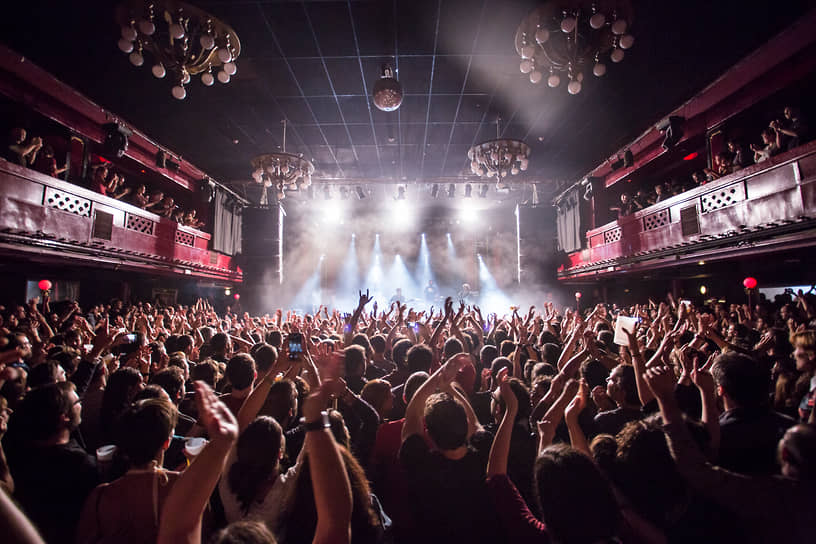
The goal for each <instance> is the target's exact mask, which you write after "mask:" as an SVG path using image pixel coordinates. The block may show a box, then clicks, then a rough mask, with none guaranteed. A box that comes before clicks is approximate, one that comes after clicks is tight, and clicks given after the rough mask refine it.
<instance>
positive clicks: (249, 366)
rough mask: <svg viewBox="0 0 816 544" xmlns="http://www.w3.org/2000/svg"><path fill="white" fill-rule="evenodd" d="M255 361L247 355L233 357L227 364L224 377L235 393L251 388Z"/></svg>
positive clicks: (254, 374)
mask: <svg viewBox="0 0 816 544" xmlns="http://www.w3.org/2000/svg"><path fill="white" fill-rule="evenodd" d="M255 376H256V373H255V360H254V359H253V358H252V356H251V355H249V354H247V353H239V354H238V355H233V356H232V358H230V360H229V361H228V362H227V372H226V377H227V380H229V383H230V384H232V389H233V390H234V391H235V390H237V391H244V390H246V389H247V388H249V387H252V384H253V382H254V381H255Z"/></svg>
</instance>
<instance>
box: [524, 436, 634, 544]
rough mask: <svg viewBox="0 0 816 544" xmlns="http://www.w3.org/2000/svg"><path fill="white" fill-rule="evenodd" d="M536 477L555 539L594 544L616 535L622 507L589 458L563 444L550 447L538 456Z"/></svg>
mask: <svg viewBox="0 0 816 544" xmlns="http://www.w3.org/2000/svg"><path fill="white" fill-rule="evenodd" d="M534 477H535V482H536V486H535V491H536V495H537V496H538V502H539V505H540V507H541V514H542V517H543V521H544V523H545V524H546V525H547V528H548V529H549V530H551V531H552V534H553V536H554V537H555V540H557V541H559V542H570V543H574V544H591V543H594V542H602V541H605V540H606V539H609V538H611V537H613V536H615V535H616V531H617V528H618V524H619V522H620V517H621V516H620V509H619V508H618V504H617V502H616V500H615V495H614V493H613V492H612V486H611V485H609V482H608V481H607V480H606V478H604V476H603V475H602V474H601V471H600V470H599V469H598V467H597V466H595V464H594V463H593V462H592V460H591V459H590V458H589V457H587V456H586V455H584V454H583V453H580V452H579V451H578V450H575V449H573V448H570V447H569V446H566V445H563V444H559V445H554V446H550V447H548V448H547V449H546V450H544V452H543V453H542V454H541V455H540V456H539V457H538V459H536V462H535V468H534Z"/></svg>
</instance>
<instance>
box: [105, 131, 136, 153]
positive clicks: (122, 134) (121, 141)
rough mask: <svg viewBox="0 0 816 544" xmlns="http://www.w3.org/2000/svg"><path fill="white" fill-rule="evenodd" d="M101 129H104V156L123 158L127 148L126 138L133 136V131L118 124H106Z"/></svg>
mask: <svg viewBox="0 0 816 544" xmlns="http://www.w3.org/2000/svg"><path fill="white" fill-rule="evenodd" d="M102 128H103V129H105V141H104V143H103V148H104V150H105V154H106V155H109V156H111V155H112V156H114V157H117V158H120V159H121V158H122V157H124V156H125V151H127V148H128V138H129V137H130V136H132V135H133V131H131V130H130V129H129V128H127V127H124V126H122V125H120V124H119V123H107V124H105V125H102Z"/></svg>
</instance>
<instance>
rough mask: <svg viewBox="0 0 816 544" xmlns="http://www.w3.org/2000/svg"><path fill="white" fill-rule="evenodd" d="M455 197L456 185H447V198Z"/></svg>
mask: <svg viewBox="0 0 816 544" xmlns="http://www.w3.org/2000/svg"><path fill="white" fill-rule="evenodd" d="M455 196H456V184H454V183H451V184H450V185H448V198H453V197H455Z"/></svg>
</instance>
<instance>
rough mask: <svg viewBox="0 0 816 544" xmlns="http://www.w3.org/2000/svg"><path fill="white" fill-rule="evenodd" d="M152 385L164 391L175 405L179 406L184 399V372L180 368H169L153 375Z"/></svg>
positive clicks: (151, 378)
mask: <svg viewBox="0 0 816 544" xmlns="http://www.w3.org/2000/svg"><path fill="white" fill-rule="evenodd" d="M150 383H151V384H156V385H158V386H159V387H161V388H162V389H164V390H165V391H166V392H167V394H168V395H169V396H170V400H171V401H173V404H175V405H176V406H178V404H179V403H180V402H181V399H183V398H184V394H185V390H184V372H183V371H182V370H181V369H180V368H178V367H175V366H173V367H168V368H165V369H164V370H162V371H160V372H157V373H156V374H153V376H151V377H150Z"/></svg>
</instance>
